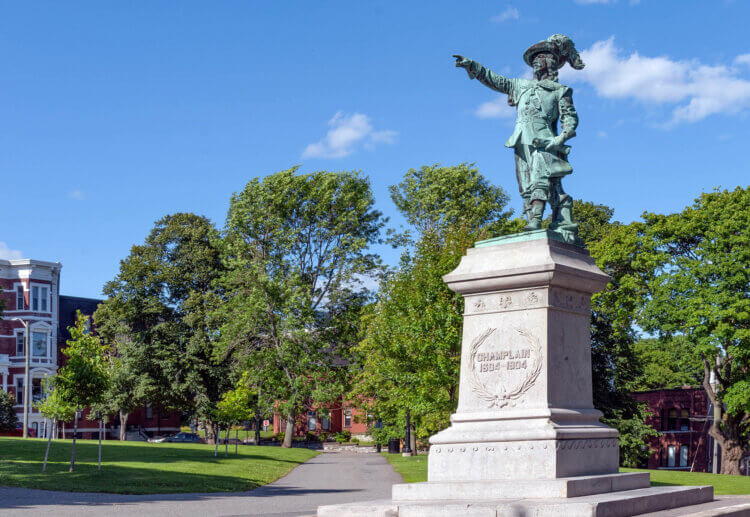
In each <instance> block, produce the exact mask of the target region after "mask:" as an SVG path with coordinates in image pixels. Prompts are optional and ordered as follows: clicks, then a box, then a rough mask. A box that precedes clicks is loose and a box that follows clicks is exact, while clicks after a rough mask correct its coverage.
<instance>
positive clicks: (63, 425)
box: [62, 422, 65, 440]
mask: <svg viewBox="0 0 750 517" xmlns="http://www.w3.org/2000/svg"><path fill="white" fill-rule="evenodd" d="M62 428H63V429H62V431H63V436H62V439H63V440H64V439H65V422H63V424H62Z"/></svg>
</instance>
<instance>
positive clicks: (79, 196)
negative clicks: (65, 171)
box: [68, 189, 86, 201]
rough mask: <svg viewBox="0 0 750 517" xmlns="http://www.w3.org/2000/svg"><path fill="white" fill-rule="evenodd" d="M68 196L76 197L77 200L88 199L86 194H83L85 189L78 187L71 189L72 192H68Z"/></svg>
mask: <svg viewBox="0 0 750 517" xmlns="http://www.w3.org/2000/svg"><path fill="white" fill-rule="evenodd" d="M68 197H69V198H70V199H75V200H76V201H83V200H84V199H86V196H85V195H84V194H83V191H82V190H78V189H75V190H71V191H70V192H68Z"/></svg>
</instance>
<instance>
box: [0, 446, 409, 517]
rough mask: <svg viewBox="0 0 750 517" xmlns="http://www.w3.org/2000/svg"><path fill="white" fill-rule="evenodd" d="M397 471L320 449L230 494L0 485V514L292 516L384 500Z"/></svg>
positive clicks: (380, 461)
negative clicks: (272, 478) (276, 475)
mask: <svg viewBox="0 0 750 517" xmlns="http://www.w3.org/2000/svg"><path fill="white" fill-rule="evenodd" d="M402 482H403V480H402V479H401V476H400V475H398V474H396V472H395V471H394V470H393V468H391V466H390V465H389V464H388V462H387V461H386V460H385V458H383V457H382V456H380V455H379V454H356V453H325V454H320V455H318V456H316V457H315V458H313V459H311V460H310V461H308V462H307V463H303V464H302V465H300V466H299V467H297V468H295V469H294V470H292V471H291V472H290V473H289V474H288V475H287V476H285V477H283V478H281V479H279V480H278V481H276V482H275V483H271V484H269V485H265V486H262V487H260V488H256V489H255V490H252V491H249V492H233V493H230V494H215V493H214V494H157V495H117V494H95V493H72V492H51V491H47V490H30V489H26V488H3V487H0V515H1V516H3V517H5V516H15V515H20V516H24V517H28V516H32V515H42V514H48V512H53V513H54V515H55V517H58V516H90V515H107V516H110V515H115V516H138V517H146V516H149V515H159V516H161V515H169V516H171V515H174V516H178V515H179V516H193V515H197V516H204V515H205V516H240V515H265V516H269V517H292V516H300V515H314V514H315V511H316V509H317V508H318V506H320V505H325V504H337V503H348V502H354V501H365V500H369V499H390V497H391V485H392V484H394V483H402Z"/></svg>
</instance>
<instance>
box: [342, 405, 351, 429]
mask: <svg viewBox="0 0 750 517" xmlns="http://www.w3.org/2000/svg"><path fill="white" fill-rule="evenodd" d="M351 426H352V412H351V411H350V410H348V409H347V410H346V411H345V412H344V427H351Z"/></svg>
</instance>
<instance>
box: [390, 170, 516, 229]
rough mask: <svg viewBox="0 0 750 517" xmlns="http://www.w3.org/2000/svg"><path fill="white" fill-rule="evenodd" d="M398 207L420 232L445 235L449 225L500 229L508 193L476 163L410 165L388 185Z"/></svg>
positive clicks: (504, 218)
mask: <svg viewBox="0 0 750 517" xmlns="http://www.w3.org/2000/svg"><path fill="white" fill-rule="evenodd" d="M388 190H389V192H390V194H391V199H392V200H393V202H394V204H395V205H396V208H398V210H399V212H401V214H402V215H403V216H404V217H405V218H406V221H407V222H408V224H409V225H411V226H412V227H413V228H414V229H416V230H417V232H418V235H424V234H427V233H429V234H432V235H433V236H434V237H436V236H438V235H444V232H445V230H446V229H447V228H450V227H453V228H457V227H464V228H468V229H471V230H478V229H479V228H485V229H486V230H487V231H488V232H489V233H490V234H497V232H500V231H501V230H500V227H501V226H502V225H503V224H504V223H506V221H508V218H509V216H510V211H509V210H508V208H507V205H508V195H507V194H506V193H505V191H504V190H503V189H502V188H501V187H498V186H494V185H492V184H490V182H489V181H487V179H486V178H485V177H484V176H482V175H481V174H480V173H479V169H477V168H476V167H475V166H474V164H473V163H471V164H469V163H461V164H459V165H454V166H448V167H443V166H440V165H437V164H436V165H423V166H422V167H420V168H419V169H409V171H408V172H407V173H406V174H405V175H404V179H403V180H402V181H401V182H400V183H398V184H396V185H392V186H390V187H388Z"/></svg>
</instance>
